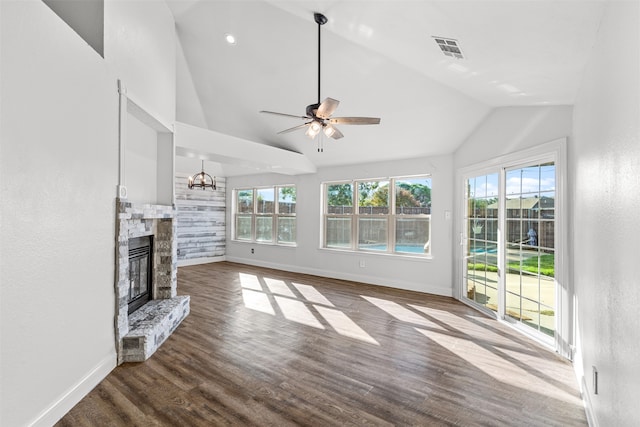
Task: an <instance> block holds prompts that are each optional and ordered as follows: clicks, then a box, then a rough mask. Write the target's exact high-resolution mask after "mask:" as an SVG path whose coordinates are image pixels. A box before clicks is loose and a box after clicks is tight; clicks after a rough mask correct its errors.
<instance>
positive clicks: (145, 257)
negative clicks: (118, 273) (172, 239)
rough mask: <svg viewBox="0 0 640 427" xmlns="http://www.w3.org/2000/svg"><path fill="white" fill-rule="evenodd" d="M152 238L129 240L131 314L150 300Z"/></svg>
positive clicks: (143, 237) (129, 310)
mask: <svg viewBox="0 0 640 427" xmlns="http://www.w3.org/2000/svg"><path fill="white" fill-rule="evenodd" d="M152 285H153V237H151V236H142V237H136V238H132V239H130V240H129V308H128V313H129V314H131V313H133V312H134V311H136V310H137V309H138V308H140V307H142V306H143V305H145V304H146V303H147V302H149V301H150V300H151V298H152V295H151V293H152V289H153V288H152Z"/></svg>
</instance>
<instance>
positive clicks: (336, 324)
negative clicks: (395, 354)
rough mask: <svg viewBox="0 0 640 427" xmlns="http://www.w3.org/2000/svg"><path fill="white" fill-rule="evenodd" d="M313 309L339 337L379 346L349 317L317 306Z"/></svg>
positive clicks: (338, 311) (337, 311) (331, 309)
mask: <svg viewBox="0 0 640 427" xmlns="http://www.w3.org/2000/svg"><path fill="white" fill-rule="evenodd" d="M314 307H315V309H316V310H318V313H320V315H321V316H322V317H323V318H324V320H326V321H327V323H328V324H329V325H331V327H332V328H333V329H335V331H336V332H337V333H339V334H340V335H342V336H345V337H349V338H355V339H357V340H360V341H364V342H367V343H370V344H375V345H380V344H379V343H378V341H376V340H375V339H373V338H372V337H371V335H369V334H368V333H366V332H365V331H364V329H362V328H361V327H360V326H358V325H357V324H356V322H354V321H353V320H351V319H350V318H349V316H347V315H346V314H344V313H343V312H341V311H340V310H336V309H333V308H328V307H323V306H319V305H314Z"/></svg>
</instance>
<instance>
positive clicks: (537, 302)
mask: <svg viewBox="0 0 640 427" xmlns="http://www.w3.org/2000/svg"><path fill="white" fill-rule="evenodd" d="M464 182H465V188H466V197H465V215H464V229H463V260H464V262H463V273H462V275H463V283H464V287H463V289H464V290H466V292H464V291H463V295H462V297H463V298H466V300H468V301H469V302H470V303H471V304H473V305H476V306H481V307H483V308H484V309H489V310H492V311H493V312H495V313H496V315H497V316H498V317H499V318H502V319H504V320H507V321H510V322H513V323H516V324H518V325H522V326H525V329H526V330H527V331H528V332H532V333H534V334H536V335H537V336H538V337H539V338H541V339H542V340H544V341H549V342H552V340H551V339H550V338H549V337H551V338H553V337H554V336H555V331H556V311H557V309H556V295H557V290H556V283H557V282H556V277H555V274H556V272H555V265H556V262H555V261H556V214H555V212H556V165H555V163H554V161H536V162H529V163H524V164H518V165H513V166H509V167H500V168H496V170H495V171H493V172H492V171H490V173H483V174H478V175H471V176H468V177H465V181H464ZM545 337H546V338H545Z"/></svg>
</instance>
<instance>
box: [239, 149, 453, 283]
mask: <svg viewBox="0 0 640 427" xmlns="http://www.w3.org/2000/svg"><path fill="white" fill-rule="evenodd" d="M417 174H432V185H433V190H432V229H431V233H432V238H431V245H432V255H433V258H432V259H416V258H400V257H394V256H388V255H382V254H366V253H360V252H358V253H348V252H337V251H331V250H326V249H320V245H321V243H320V242H321V240H320V239H321V236H320V225H321V215H320V214H321V210H322V209H321V183H322V182H325V181H333V180H342V179H360V178H364V179H366V178H376V177H386V176H402V175H417ZM276 184H295V185H296V187H297V205H296V209H297V231H298V238H297V241H298V243H297V247H295V248H289V247H281V246H272V245H259V244H250V243H241V242H234V241H233V240H232V239H231V235H230V232H231V226H230V225H231V224H232V218H230V217H229V216H228V217H227V224H229V226H228V227H227V230H228V231H227V239H228V240H227V260H229V261H237V262H243V263H248V264H254V265H261V266H267V267H273V268H278V269H283V270H289V271H297V272H303V273H309V274H316V275H322V276H327V277H335V278H341V279H348V280H356V281H361V282H365V283H371V284H378V285H384V286H390V287H395V288H400V289H409V290H415V291H421V292H429V293H434V294H439V295H447V296H450V295H451V271H452V266H451V252H452V251H451V247H452V234H451V220H450V219H445V212H446V211H449V212H451V210H452V203H453V198H452V190H453V187H452V157H451V156H442V157H433V158H418V159H410V160H402V161H390V162H385V163H372V164H362V165H354V166H343V167H335V168H326V169H322V170H320V171H318V173H315V174H308V175H298V176H283V175H273V174H268V175H251V176H242V177H229V178H227V206H229V207H230V206H231V200H232V197H233V195H232V190H233V189H234V188H239V187H246V186H256V187H257V186H266V185H276ZM229 213H230V209H227V215H229ZM251 248H254V249H255V253H254V254H251ZM361 260H364V261H365V267H364V268H361V267H360V266H359V264H360V261H361Z"/></svg>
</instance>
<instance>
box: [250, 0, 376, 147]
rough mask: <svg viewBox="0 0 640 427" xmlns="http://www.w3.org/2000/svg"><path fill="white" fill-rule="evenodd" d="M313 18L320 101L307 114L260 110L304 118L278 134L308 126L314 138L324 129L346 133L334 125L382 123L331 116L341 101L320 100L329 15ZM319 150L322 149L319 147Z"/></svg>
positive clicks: (337, 135) (338, 135) (335, 134)
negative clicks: (322, 35) (324, 32)
mask: <svg viewBox="0 0 640 427" xmlns="http://www.w3.org/2000/svg"><path fill="white" fill-rule="evenodd" d="M313 18H314V19H315V21H316V23H317V24H318V102H317V103H315V104H310V105H307V109H306V115H304V116H296V115H293V114H285V113H277V112H275V111H265V110H262V111H260V112H261V113H267V114H275V115H277V116H285V117H293V118H296V119H303V120H305V121H306V122H305V123H303V124H301V125H298V126H294V127H292V128H289V129H285V130H283V131H280V132H278V134H282V133H288V132H293V131H295V130H298V129H304V128H307V131H306V132H305V134H306V135H307V136H308V137H309V138H311V139H313V138H315V137H316V135H318V134H319V133H320V131H323V132H324V134H325V135H326V136H328V137H330V138H333V139H340V138H342V137H343V136H344V135H343V134H342V132H340V130H339V129H338V128H337V127H335V126H334V125H377V124H379V123H380V119H379V118H378V117H331V115H332V114H333V113H334V111H335V110H336V108H338V104H339V103H340V101H338V100H336V99H333V98H325V100H324V101H322V102H320V27H321V26H322V25H324V24H326V23H327V17H326V16H324V15H323V14H321V13H317V12H316V13H314V14H313ZM318 151H322V150H321V148H320V147H319V148H318Z"/></svg>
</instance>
